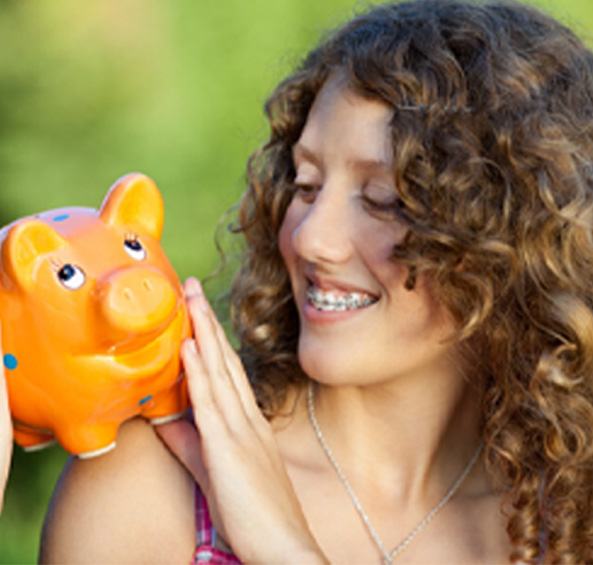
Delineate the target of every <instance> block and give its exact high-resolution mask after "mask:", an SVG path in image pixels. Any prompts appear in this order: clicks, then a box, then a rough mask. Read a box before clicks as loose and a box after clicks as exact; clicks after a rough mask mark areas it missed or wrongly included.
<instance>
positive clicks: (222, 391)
mask: <svg viewBox="0 0 593 565" xmlns="http://www.w3.org/2000/svg"><path fill="white" fill-rule="evenodd" d="M186 294H188V295H189V301H188V308H189V310H190V317H191V318H192V323H193V324H194V333H195V336H196V342H197V344H198V349H199V356H200V357H201V360H202V363H203V365H204V368H205V372H206V375H207V378H208V379H209V382H210V389H211V394H212V398H213V399H214V401H215V402H216V404H217V405H218V406H219V408H220V410H221V411H222V413H223V414H224V416H225V420H226V422H227V423H231V422H233V423H234V425H233V428H237V427H240V426H241V425H242V419H243V418H245V410H244V408H243V404H242V402H241V399H240V397H239V395H238V392H237V390H236V388H235V386H234V384H233V380H232V377H231V369H230V367H229V366H228V364H227V361H226V358H225V355H224V353H223V350H222V346H221V344H220V343H219V339H218V337H217V335H216V328H215V325H214V318H213V316H211V315H210V314H209V310H210V308H209V305H208V302H207V300H206V297H205V296H204V294H203V292H202V289H201V287H200V285H199V283H198V282H197V280H195V279H189V280H188V281H187V283H186Z"/></svg>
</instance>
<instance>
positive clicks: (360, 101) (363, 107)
mask: <svg viewBox="0 0 593 565" xmlns="http://www.w3.org/2000/svg"><path fill="white" fill-rule="evenodd" d="M392 118H393V110H392V109H391V108H390V107H389V106H388V105H387V104H385V103H384V102H382V101H380V100H376V99H369V98H364V97H362V96H361V95H359V94H357V93H356V92H355V91H353V90H352V89H351V88H350V87H349V86H348V84H347V83H346V81H345V79H344V78H343V77H342V76H341V75H332V76H330V78H328V80H327V81H326V82H325V83H324V85H323V87H322V88H321V90H320V91H319V93H318V94H317V96H316V98H315V101H314V102H313V105H312V107H311V110H310V111H309V115H308V116H307V121H306V123H305V127H304V128H303V131H302V134H301V137H300V139H299V141H298V145H302V146H305V147H306V148H308V149H310V150H312V151H314V152H316V153H324V154H333V153H340V154H343V155H349V156H352V157H356V158H357V159H361V160H364V159H380V160H384V161H389V160H391V156H392V143H391V135H390V130H391V128H390V125H391V121H392Z"/></svg>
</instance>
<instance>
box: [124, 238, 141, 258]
mask: <svg viewBox="0 0 593 565" xmlns="http://www.w3.org/2000/svg"><path fill="white" fill-rule="evenodd" d="M124 249H125V250H126V253H127V254H128V255H129V256H130V257H131V258H132V259H136V261H142V260H143V259H144V258H145V257H146V250H145V249H144V247H142V244H141V243H140V242H139V241H138V240H137V239H136V238H126V240H125V241H124Z"/></svg>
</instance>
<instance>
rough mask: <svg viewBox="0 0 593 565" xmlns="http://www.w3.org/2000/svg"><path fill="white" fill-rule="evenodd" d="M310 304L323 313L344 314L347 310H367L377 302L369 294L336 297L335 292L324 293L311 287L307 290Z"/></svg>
mask: <svg viewBox="0 0 593 565" xmlns="http://www.w3.org/2000/svg"><path fill="white" fill-rule="evenodd" d="M307 298H308V299H309V302H311V304H312V305H313V306H314V307H315V308H316V309H317V310H321V311H323V312H344V311H345V310H356V309H358V308H365V307H366V306H370V305H371V304H374V303H375V302H377V299H376V298H372V297H371V296H369V295H368V294H362V293H360V292H350V293H348V294H344V295H340V296H336V295H335V294H334V293H333V292H324V291H323V290H321V289H319V288H317V287H315V286H310V287H309V289H308V290H307Z"/></svg>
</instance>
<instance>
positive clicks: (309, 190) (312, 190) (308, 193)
mask: <svg viewBox="0 0 593 565" xmlns="http://www.w3.org/2000/svg"><path fill="white" fill-rule="evenodd" d="M294 186H295V188H296V191H295V196H298V197H299V198H300V199H301V200H303V201H304V202H313V200H315V196H316V195H317V192H319V187H318V186H316V185H314V184H307V183H299V182H295V184H294Z"/></svg>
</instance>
